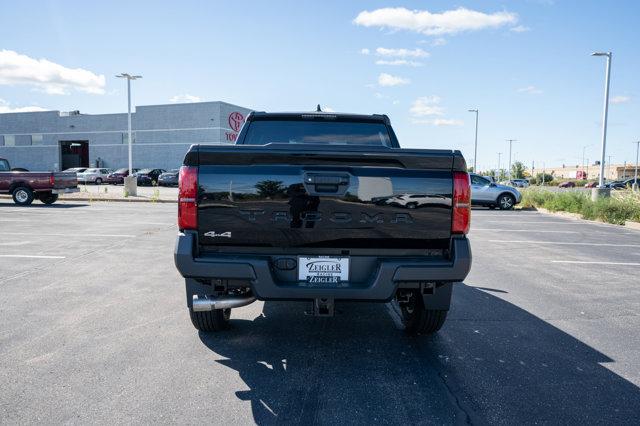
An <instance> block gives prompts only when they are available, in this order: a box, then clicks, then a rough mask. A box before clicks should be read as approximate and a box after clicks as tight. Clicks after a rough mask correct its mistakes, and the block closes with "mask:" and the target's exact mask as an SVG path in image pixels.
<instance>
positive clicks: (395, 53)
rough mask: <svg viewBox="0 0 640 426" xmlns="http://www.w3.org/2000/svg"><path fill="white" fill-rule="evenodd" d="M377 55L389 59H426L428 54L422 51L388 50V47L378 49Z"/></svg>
mask: <svg viewBox="0 0 640 426" xmlns="http://www.w3.org/2000/svg"><path fill="white" fill-rule="evenodd" d="M376 55H378V56H384V57H389V58H426V57H428V56H429V53H428V52H425V51H424V50H422V49H419V48H417V49H387V48H386V47H378V48H377V49H376Z"/></svg>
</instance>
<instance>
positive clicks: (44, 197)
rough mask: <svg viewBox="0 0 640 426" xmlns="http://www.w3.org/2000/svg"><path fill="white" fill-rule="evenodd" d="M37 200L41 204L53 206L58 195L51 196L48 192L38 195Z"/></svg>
mask: <svg viewBox="0 0 640 426" xmlns="http://www.w3.org/2000/svg"><path fill="white" fill-rule="evenodd" d="M38 199H39V200H40V201H41V202H43V203H44V204H53V203H55V202H56V201H58V194H52V193H50V192H46V193H44V194H42V195H40V197H38Z"/></svg>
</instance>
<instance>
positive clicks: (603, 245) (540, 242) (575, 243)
mask: <svg viewBox="0 0 640 426" xmlns="http://www.w3.org/2000/svg"><path fill="white" fill-rule="evenodd" d="M487 241H489V242H490V243H504V244H548V245H554V244H555V245H561V246H602V247H640V244H610V243H581V242H571V243H568V242H562V241H531V240H487Z"/></svg>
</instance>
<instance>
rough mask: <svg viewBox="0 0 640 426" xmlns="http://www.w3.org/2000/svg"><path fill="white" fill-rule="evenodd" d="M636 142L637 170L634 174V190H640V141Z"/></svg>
mask: <svg viewBox="0 0 640 426" xmlns="http://www.w3.org/2000/svg"><path fill="white" fill-rule="evenodd" d="M634 143H635V144H636V172H635V175H634V176H633V190H634V191H638V153H640V141H636V142H634Z"/></svg>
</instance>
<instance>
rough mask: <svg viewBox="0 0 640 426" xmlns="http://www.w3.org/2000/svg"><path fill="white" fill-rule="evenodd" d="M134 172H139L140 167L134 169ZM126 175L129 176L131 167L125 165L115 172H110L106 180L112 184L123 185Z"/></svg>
mask: <svg viewBox="0 0 640 426" xmlns="http://www.w3.org/2000/svg"><path fill="white" fill-rule="evenodd" d="M132 170H133V173H135V172H137V171H138V170H140V169H135V168H134V169H132ZM125 176H129V169H128V168H126V167H123V168H122V169H118V170H116V171H115V172H113V173H109V175H108V176H107V179H106V181H105V182H107V183H110V184H111V185H122V184H123V183H124V178H125Z"/></svg>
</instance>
